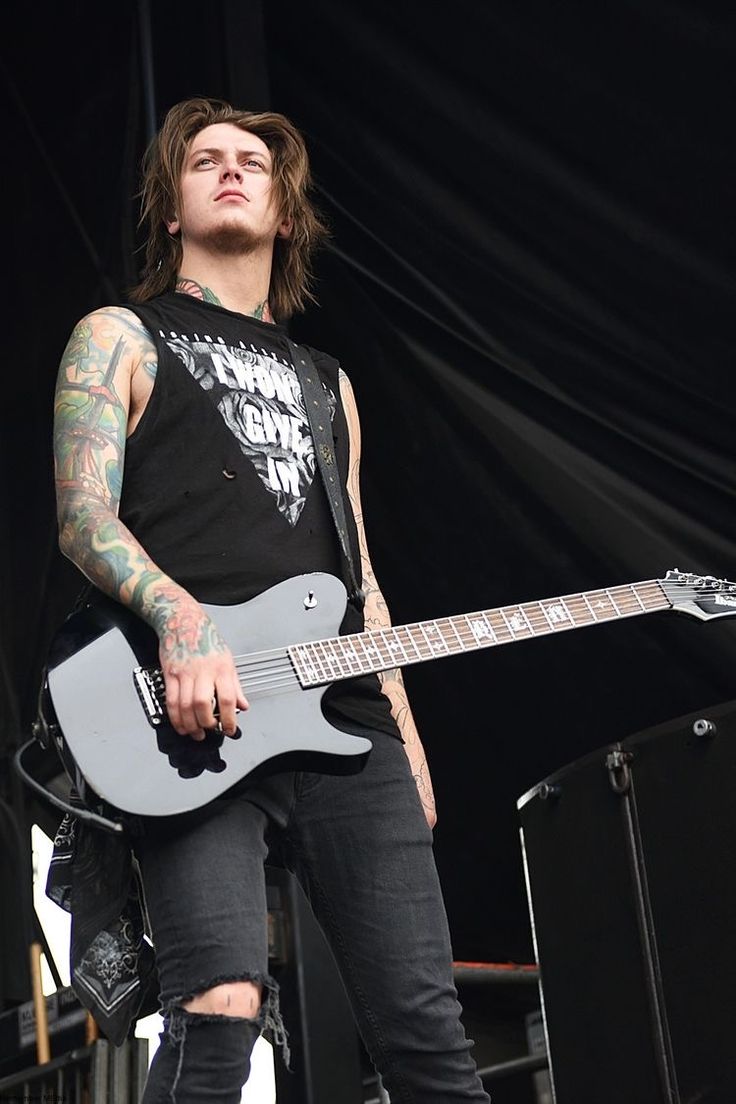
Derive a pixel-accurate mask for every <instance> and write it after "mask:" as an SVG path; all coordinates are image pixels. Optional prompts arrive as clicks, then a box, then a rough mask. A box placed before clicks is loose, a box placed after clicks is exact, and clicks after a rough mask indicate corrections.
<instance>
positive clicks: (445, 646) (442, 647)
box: [432, 621, 450, 655]
mask: <svg viewBox="0 0 736 1104" xmlns="http://www.w3.org/2000/svg"><path fill="white" fill-rule="evenodd" d="M432 626H433V630H434V632H436V633H437V636H438V637H439V643H438V644H436V645H434V646H433V649H434V652H435V655H437V654H438V652H437V649H438V648H440V650H441V651H442V652H444V654H445V655H447V653H448V652H449V651H450V648H449V646H448V643H447V641H446V640H445V636H444V633H443V632H442V629H441V628H440V627H439V625H438V624H437V621H433V622H432Z"/></svg>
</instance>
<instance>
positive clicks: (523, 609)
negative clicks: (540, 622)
mask: <svg viewBox="0 0 736 1104" xmlns="http://www.w3.org/2000/svg"><path fill="white" fill-rule="evenodd" d="M518 609H519V613H520V614H521V616H522V617H523V618H524V620H525V621H526V623H527V628H528V629H529V632H530V633H531V634H532V636H534V633H535V632H536V629H535V628H534V626H533V625H532V623H531V621H530V620H529V618H528V617H527V615H526V606H519V607H518Z"/></svg>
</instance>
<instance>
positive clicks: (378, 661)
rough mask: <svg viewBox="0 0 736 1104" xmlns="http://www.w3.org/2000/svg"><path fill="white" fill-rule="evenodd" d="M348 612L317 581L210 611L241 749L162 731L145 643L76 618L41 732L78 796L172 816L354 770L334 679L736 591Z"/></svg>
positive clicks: (119, 629) (55, 665)
mask: <svg viewBox="0 0 736 1104" xmlns="http://www.w3.org/2000/svg"><path fill="white" fill-rule="evenodd" d="M345 606H346V591H345V588H344V586H343V585H342V583H341V582H340V581H339V580H338V579H336V578H335V577H334V576H332V575H326V574H321V573H315V574H309V575H298V576H295V577H294V578H292V579H288V580H286V581H285V582H283V583H279V584H278V585H277V586H274V587H271V589H269V590H267V591H265V592H264V593H263V594H260V595H259V596H258V597H257V598H253V599H252V600H251V601H249V602H245V603H243V604H242V605H237V606H205V609H206V610H207V612H208V613H209V614H210V616H211V617H212V619H213V621H214V622H215V624H216V625H217V627H218V629H219V630H220V633H221V634H222V636H223V637H224V639H225V640H226V641H227V643H228V646H229V647H230V649H231V651H232V653H233V656H234V658H235V665H236V669H237V672H238V676H239V678H240V681H241V684H242V686H243V689H244V692H245V694H246V696H247V698H248V701H249V703H250V709H249V710H248V711H247V712H246V713H245V714H243V716H242V718H241V720H242V735H241V738H240V739H231V738H228V737H225V736H224V735H223V734H222V733H221V732H218V731H210V732H208V733H207V735H206V737H205V739H204V740H203V741H196V740H192V739H191V738H190V737H187V736H180V735H179V734H178V733H177V732H175V731H174V730H173V729H172V728H171V726H170V725H169V724H168V723H167V714H166V703H165V699H164V683H163V677H162V674H161V671H160V670H159V669H158V667H157V666H156V663H157V659H158V639H157V637H156V634H155V633H154V632H153V630H152V629H150V628H149V627H148V626H147V625H145V624H144V622H143V621H141V620H140V619H139V618H137V617H136V616H135V615H133V614H131V613H130V611H128V610H126V609H125V608H124V607H123V606H120V605H118V604H117V603H115V602H112V601H111V602H110V604H109V607H105V609H106V613H105V616H104V617H103V618H102V620H101V619H100V614H99V612H98V613H97V614H96V615H95V616H94V617H93V616H91V613H90V611H89V610H88V611H86V612H85V611H84V610H82V611H81V612H80V613H77V614H74V615H73V616H72V617H71V618H69V620H68V621H67V622H65V624H64V626H63V627H62V629H61V631H60V633H59V634H57V637H56V639H55V641H54V645H53V647H52V650H51V660H50V663H49V667H48V670H47V676H46V682H45V687H44V690H43V692H42V708H41V715H42V717H43V727H44V728H45V729H46V731H47V732H48V734H49V736H50V738H51V740H53V742H54V743H55V744H56V747H57V750H58V751H59V754H60V756H61V758H62V762H63V763H64V766H65V768H66V770H67V773H69V775H70V777H71V778H72V780H73V781H74V782H75V785H76V786H77V788H78V789H80V792H81V793H82V796H83V797H84V796H85V791H91V795H92V796H93V797H94V795H97V796H98V797H99V798H100V799H102V801H104V802H107V803H108V804H109V805H112V806H114V807H115V808H117V809H119V810H123V811H125V812H129V813H137V814H145V815H159V816H164V815H170V814H173V813H180V812H184V811H186V810H191V809H196V808H198V807H199V806H201V805H204V804H206V803H207V802H209V801H211V800H212V799H213V798H215V797H217V796H219V795H220V794H221V793H224V791H226V790H228V789H229V788H230V787H231V786H233V785H234V784H235V783H236V782H239V781H240V780H241V779H243V778H245V777H246V776H249V775H251V774H255V773H256V772H258V771H264V770H267V769H273V768H274V767H278V766H279V764H282V765H284V766H288V765H293V763H294V762H298V763H300V764H302V765H303V764H305V763H306V764H307V766H309V767H311V769H324V770H326V771H327V772H328V773H338V772H339V771H340V770H350V769H354V770H355V769H360V766H361V764H362V762H363V760H364V758H365V756H366V755H367V754H368V752H369V751H370V749H371V747H372V744H371V742H370V740H368V739H365V738H364V737H362V736H351V735H348V734H347V733H345V732H342V731H339V730H338V729H336V728H335V727H333V726H332V725H331V724H330V723H329V722H328V721H327V720H326V719H325V717H324V716H323V713H322V710H321V699H322V696H323V694H324V692H325V689H326V688H327V686H329V685H330V684H332V683H334V682H336V681H338V680H341V679H349V678H353V677H355V676H356V675H364V674H369V673H372V672H379V671H385V670H389V669H392V668H395V667H403V666H406V665H408V664H412V663H422V662H424V661H425V660H429V659H438V658H440V657H442V656H447V655H458V654H460V653H461V652H471V651H475V650H476V649H478V648H490V647H494V646H496V645H498V644H508V643H512V642H514V641H517V640H527V639H529V638H531V637H535V636H544V635H548V634H551V633H559V632H566V631H567V630H569V629H578V628H583V627H584V626H586V625H598V624H602V623H603V622H607V621H617V620H620V619H622V618H625V617H639V616H640V615H642V614H645V613H656V612H658V611H661V610H677V611H680V612H682V613H687V614H691V615H692V616H694V617H697V618H700V619H701V620H709V619H711V618H717V617H732V616H734V615H736V583H732V582H729V581H728V580H724V579H715V578H713V577H711V576H700V575H693V574H686V573H684V572H680V571H678V570H676V569H675V570H672V571H668V572H667V574H666V577H665V578H664V579H652V580H649V581H648V582H641V583H631V584H626V585H623V586H615V587H610V588H606V589H603V590H592V591H587V592H586V593H579V594H569V595H565V596H564V597H562V598H550V599H545V600H542V601H539V602H524V603H522V604H520V605H513V606H502V607H499V608H496V609H487V610H481V611H479V612H476V613H466V614H461V615H458V616H455V617H441V618H439V619H437V620H432V621H420V622H417V623H415V624H410V625H401V626H398V627H393V628H386V629H373V630H370V631H366V632H360V633H354V634H352V635H347V636H339V635H338V631H339V626H340V624H341V622H342V619H343V616H344V613H345Z"/></svg>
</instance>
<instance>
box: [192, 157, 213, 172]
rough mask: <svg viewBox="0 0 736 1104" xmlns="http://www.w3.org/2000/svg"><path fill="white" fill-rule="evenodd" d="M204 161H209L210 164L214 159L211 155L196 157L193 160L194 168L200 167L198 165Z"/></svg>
mask: <svg viewBox="0 0 736 1104" xmlns="http://www.w3.org/2000/svg"><path fill="white" fill-rule="evenodd" d="M206 162H209V163H210V164H211V165H214V161H213V160H212V158H211V157H198V158H197V160H196V161H195V162H194V167H195V169H198V168H199V167H200V165H204V164H205V163H206Z"/></svg>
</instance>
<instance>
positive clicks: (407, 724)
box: [340, 370, 437, 827]
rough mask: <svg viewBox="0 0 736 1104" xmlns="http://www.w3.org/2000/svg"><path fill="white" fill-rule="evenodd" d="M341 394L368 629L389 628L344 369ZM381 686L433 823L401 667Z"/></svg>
mask: <svg viewBox="0 0 736 1104" xmlns="http://www.w3.org/2000/svg"><path fill="white" fill-rule="evenodd" d="M340 394H341V397H342V400H343V406H344V408H345V416H346V419H347V423H348V430H349V435H350V466H349V471H348V481H347V492H348V500H349V502H350V506H351V508H352V511H353V516H354V518H355V524H356V526H357V530H358V542H359V545H360V564H361V571H362V576H363V578H362V585H363V593H364V594H365V607H364V611H363V612H364V617H365V626H366V628H367V629H378V628H388V627H389V626H390V624H391V616H390V614H389V610H388V606H387V604H386V600H385V598H384V597H383V594H382V593H381V588H380V587H379V585H378V582H377V580H376V576H375V572H374V570H373V565H372V564H371V560H370V556H369V554H368V544H367V541H366V536H365V525H364V523H363V511H362V505H361V500H360V423H359V421H358V413H357V408H356V405H355V396H354V394H353V389H352V385H351V383H350V381H349V379H348V377H347V376H346V374H345V373H344V372H343V371H342V370H341V371H340ZM378 677H379V679H380V681H381V689H382V691H383V693H384V694H385V695H386V697H387V698H388V700H389V702H390V703H391V713H392V715H393V717H394V720H395V721H396V724H397V725H398V728H399V732H400V733H401V738H402V739H403V741H404V749H405V751H406V754H407V757H408V759H409V762H410V764H411V769H412V774H413V775H414V781H415V782H416V786H417V791H418V793H419V798H420V800H421V803H422V806H423V808H424V813H425V816H426V818H427V822H428V824H429V825H430V827H434V825H435V823H436V821H437V815H436V810H435V799H434V790H433V789H432V779H431V777H430V773H429V766H428V764H427V756H426V754H425V751H424V747H423V745H422V741H421V739H420V737H419V732H418V731H417V726H416V724H415V722H414V717H413V715H412V711H411V707H410V705H409V699H408V697H407V694H406V688H405V686H404V680H403V678H402V675H401V671H400V670H399V669H398V668H396V669H395V670H391V671H384V672H382V673H381V674H380V675H379V676H378Z"/></svg>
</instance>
